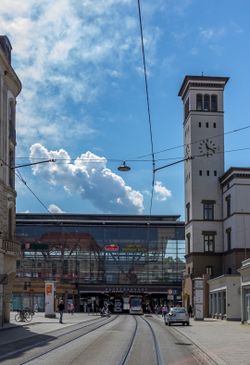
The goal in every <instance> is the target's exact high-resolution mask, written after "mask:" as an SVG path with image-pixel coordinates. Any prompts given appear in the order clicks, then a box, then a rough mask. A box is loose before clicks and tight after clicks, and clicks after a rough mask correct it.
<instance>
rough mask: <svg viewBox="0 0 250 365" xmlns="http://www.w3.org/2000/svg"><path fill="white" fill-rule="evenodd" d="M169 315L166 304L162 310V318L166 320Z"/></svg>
mask: <svg viewBox="0 0 250 365" xmlns="http://www.w3.org/2000/svg"><path fill="white" fill-rule="evenodd" d="M167 313H168V306H167V305H166V303H164V305H163V306H162V309H161V315H162V317H163V318H164V317H165V315H166V314H167Z"/></svg>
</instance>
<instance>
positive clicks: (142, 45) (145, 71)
mask: <svg viewBox="0 0 250 365" xmlns="http://www.w3.org/2000/svg"><path fill="white" fill-rule="evenodd" d="M137 4H138V16H139V25H140V37H141V51H142V60H143V71H144V82H145V91H146V99H147V112H148V123H149V131H150V145H151V157H152V186H151V199H150V208H149V215H150V216H151V213H152V205H153V197H154V186H155V154H154V144H153V132H152V123H151V111H150V102H149V91H148V77H147V67H146V57H145V48H144V37H143V27H142V16H141V5H140V0H137Z"/></svg>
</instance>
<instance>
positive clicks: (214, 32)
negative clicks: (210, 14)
mask: <svg viewBox="0 0 250 365" xmlns="http://www.w3.org/2000/svg"><path fill="white" fill-rule="evenodd" d="M225 32H226V30H225V28H224V27H220V28H200V30H199V34H200V37H201V38H203V39H204V40H206V41H208V40H211V39H214V38H219V37H222V36H223V35H224V34H225Z"/></svg>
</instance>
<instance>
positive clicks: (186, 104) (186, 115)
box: [185, 99, 189, 119]
mask: <svg viewBox="0 0 250 365" xmlns="http://www.w3.org/2000/svg"><path fill="white" fill-rule="evenodd" d="M188 114H189V99H187V101H186V103H185V119H187V117H188Z"/></svg>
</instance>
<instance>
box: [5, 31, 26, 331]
mask: <svg viewBox="0 0 250 365" xmlns="http://www.w3.org/2000/svg"><path fill="white" fill-rule="evenodd" d="M11 49H12V47H11V44H10V42H9V40H8V38H7V37H6V36H0V326H2V325H3V323H4V322H8V321H9V312H10V301H11V294H12V283H13V280H14V278H15V268H16V258H17V256H18V255H19V246H18V245H17V244H16V243H15V242H14V232H15V214H16V192H15V169H14V168H13V167H14V166H15V147H16V116H15V114H16V113H15V111H16V97H17V95H18V94H19V93H20V91H21V82H20V80H19V79H18V77H17V75H16V73H15V71H14V70H13V68H12V66H11Z"/></svg>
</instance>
